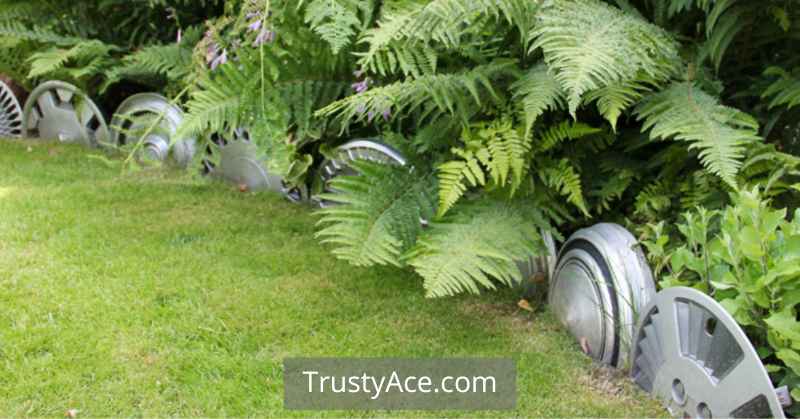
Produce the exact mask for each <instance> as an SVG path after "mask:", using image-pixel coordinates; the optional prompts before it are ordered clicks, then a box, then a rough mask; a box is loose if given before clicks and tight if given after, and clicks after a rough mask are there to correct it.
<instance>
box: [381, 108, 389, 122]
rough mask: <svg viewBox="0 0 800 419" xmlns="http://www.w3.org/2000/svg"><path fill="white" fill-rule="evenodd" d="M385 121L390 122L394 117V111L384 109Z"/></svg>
mask: <svg viewBox="0 0 800 419" xmlns="http://www.w3.org/2000/svg"><path fill="white" fill-rule="evenodd" d="M381 115H383V120H384V121H386V122H389V118H391V117H392V110H391V109H384V111H383V113H382V114H381Z"/></svg>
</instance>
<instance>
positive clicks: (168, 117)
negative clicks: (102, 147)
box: [111, 93, 196, 167]
mask: <svg viewBox="0 0 800 419" xmlns="http://www.w3.org/2000/svg"><path fill="white" fill-rule="evenodd" d="M143 113H150V114H153V115H162V114H163V115H164V117H163V118H162V120H161V122H160V124H165V128H166V129H167V131H169V133H170V134H174V133H175V131H176V130H177V129H178V126H179V125H180V124H181V122H182V121H183V111H182V110H181V109H180V108H179V107H177V106H176V105H174V104H172V103H170V102H169V100H168V99H167V98H165V97H164V96H161V95H159V94H157V93H139V94H135V95H133V96H131V97H129V98H127V99H125V101H123V102H122V104H120V105H119V107H118V108H117V111H116V112H115V113H114V117H113V118H112V120H111V127H112V132H113V138H112V141H111V144H112V145H114V146H122V145H125V144H124V143H126V142H127V141H126V140H127V138H126V137H127V136H126V133H124V132H122V131H121V130H120V129H118V127H123V126H125V124H130V123H131V121H130V120H129V119H128V118H129V117H131V116H134V115H137V114H143ZM162 126H164V125H162ZM128 128H129V127H128ZM158 137H159V138H158V139H159V140H162V141H163V142H165V143H166V144H167V146H168V149H167V150H164V151H162V153H163V154H164V155H169V156H171V157H172V160H173V161H174V162H175V163H176V164H177V165H178V166H180V167H187V166H188V165H189V163H190V162H191V160H192V158H193V157H194V153H195V148H196V145H195V144H196V141H195V139H194V138H187V139H180V140H176V141H173V139H172V138H160V137H162V136H158ZM137 140H138V139H137ZM153 145H154V146H156V144H153Z"/></svg>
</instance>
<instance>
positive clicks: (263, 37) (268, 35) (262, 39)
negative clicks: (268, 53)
mask: <svg viewBox="0 0 800 419" xmlns="http://www.w3.org/2000/svg"><path fill="white" fill-rule="evenodd" d="M273 40H275V32H272V31H271V30H268V29H267V28H266V27H263V28H261V32H259V33H258V36H256V40H255V41H253V46H254V47H260V46H261V45H264V44H265V43H267V42H272V41H273Z"/></svg>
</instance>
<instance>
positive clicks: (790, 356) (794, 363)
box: [775, 349, 800, 374]
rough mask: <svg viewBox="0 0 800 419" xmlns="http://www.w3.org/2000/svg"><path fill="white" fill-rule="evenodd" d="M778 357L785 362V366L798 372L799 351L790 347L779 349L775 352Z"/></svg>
mask: <svg viewBox="0 0 800 419" xmlns="http://www.w3.org/2000/svg"><path fill="white" fill-rule="evenodd" d="M775 355H777V357H778V359H780V360H781V361H783V362H785V363H786V366H787V367H789V368H790V369H792V370H793V371H794V372H795V373H796V374H800V353H797V351H793V350H791V349H781V350H779V351H778V352H775Z"/></svg>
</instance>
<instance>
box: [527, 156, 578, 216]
mask: <svg viewBox="0 0 800 419" xmlns="http://www.w3.org/2000/svg"><path fill="white" fill-rule="evenodd" d="M537 174H538V176H539V178H540V179H541V180H542V183H544V184H545V185H547V186H548V187H550V188H552V189H554V190H555V191H557V192H558V193H560V194H561V195H562V196H565V197H566V198H567V201H568V202H569V203H571V204H572V205H574V206H575V207H576V208H578V209H579V210H580V211H581V212H582V213H583V215H585V216H587V217H588V216H589V209H588V208H587V207H586V200H585V199H584V197H583V186H582V183H581V176H580V174H578V172H577V170H576V169H575V166H573V165H572V163H571V162H570V161H569V159H566V158H563V159H560V160H558V161H552V162H551V163H549V164H547V163H545V164H543V165H542V166H541V167H538V170H537Z"/></svg>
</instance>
